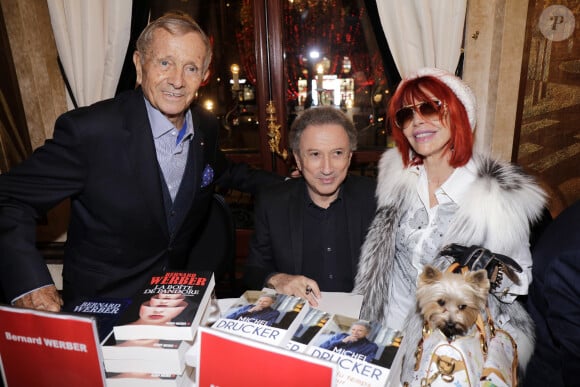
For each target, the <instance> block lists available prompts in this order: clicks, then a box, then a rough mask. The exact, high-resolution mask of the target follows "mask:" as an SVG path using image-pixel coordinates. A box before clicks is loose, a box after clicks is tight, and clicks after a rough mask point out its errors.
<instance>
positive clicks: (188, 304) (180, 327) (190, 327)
mask: <svg viewBox="0 0 580 387" xmlns="http://www.w3.org/2000/svg"><path fill="white" fill-rule="evenodd" d="M214 287H215V279H214V275H213V273H212V272H210V271H200V272H166V273H162V274H159V275H155V276H152V277H151V279H150V280H149V281H148V282H147V284H146V285H145V286H144V287H143V289H142V291H141V292H140V293H139V294H137V295H135V296H134V297H132V302H131V305H129V307H128V308H127V309H126V310H125V311H124V312H123V313H122V314H121V316H120V317H119V319H118V321H117V323H116V325H115V326H114V327H113V332H114V334H115V339H117V340H135V339H164V340H186V341H193V339H194V336H195V332H196V330H197V328H198V326H199V323H200V320H201V318H202V316H203V314H204V312H205V310H206V307H207V305H208V303H209V302H210V298H211V295H212V292H213V290H214Z"/></svg>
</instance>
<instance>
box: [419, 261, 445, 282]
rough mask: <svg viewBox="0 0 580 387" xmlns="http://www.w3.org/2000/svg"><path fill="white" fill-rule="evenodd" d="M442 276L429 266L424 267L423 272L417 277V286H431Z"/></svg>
mask: <svg viewBox="0 0 580 387" xmlns="http://www.w3.org/2000/svg"><path fill="white" fill-rule="evenodd" d="M442 276H443V274H442V273H441V272H440V271H439V270H437V269H436V268H434V267H433V266H431V265H425V267H424V268H423V272H422V273H421V275H420V276H419V284H426V285H427V284H432V283H433V282H437V281H439V280H440V279H441V277H442Z"/></svg>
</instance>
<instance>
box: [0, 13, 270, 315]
mask: <svg viewBox="0 0 580 387" xmlns="http://www.w3.org/2000/svg"><path fill="white" fill-rule="evenodd" d="M211 56H212V55H211V45H210V42H209V39H208V37H207V36H206V34H205V33H204V32H203V31H202V30H201V29H200V27H199V26H198V25H197V23H195V21H193V20H192V19H191V18H190V17H188V16H186V15H182V14H168V15H165V16H163V17H161V18H159V19H157V20H155V21H153V22H152V23H150V24H149V25H148V26H147V27H146V28H145V30H144V31H143V32H142V34H141V36H140V38H139V40H138V41H137V50H136V52H135V53H134V56H133V62H134V64H135V66H136V70H137V82H138V84H140V87H139V88H138V89H136V90H134V91H129V92H126V93H123V94H120V95H119V96H117V97H116V98H114V99H111V100H107V101H103V102H99V103H96V104H94V105H92V106H90V107H85V108H80V109H77V110H74V111H71V112H68V113H65V114H63V115H62V116H61V117H60V118H59V119H58V120H57V121H56V124H55V130H54V137H53V139H52V140H49V141H47V142H46V144H45V145H44V146H42V147H40V148H39V149H37V150H36V151H35V152H34V154H33V155H32V156H31V157H30V158H29V159H28V160H26V161H25V162H23V163H22V164H20V165H19V166H16V167H15V168H13V169H12V170H11V171H9V172H8V173H6V174H4V175H3V176H1V177H0V251H1V252H0V254H1V255H0V273H1V274H0V275H1V290H2V292H3V293H4V296H5V297H6V298H7V299H8V301H10V302H12V303H13V304H14V305H17V306H22V307H28V308H34V309H39V310H51V311H58V310H59V309H60V308H61V305H62V300H61V298H60V295H59V293H58V292H57V290H56V288H55V286H54V284H53V281H52V278H51V276H50V274H49V271H48V269H47V267H46V265H45V262H44V259H43V257H42V256H41V254H40V253H39V252H38V251H37V249H36V247H35V225H36V223H35V222H36V219H37V218H38V217H39V216H41V215H42V214H43V213H45V212H46V211H47V210H49V209H50V208H52V207H54V206H55V205H56V204H58V203H59V202H62V201H63V200H65V199H70V203H71V219H70V224H69V228H68V238H67V242H66V247H65V253H64V254H65V256H64V268H63V288H64V289H63V298H64V300H65V302H68V301H72V300H75V299H78V298H86V297H95V296H103V297H127V296H130V295H132V294H134V293H135V292H136V291H137V290H138V289H139V288H140V287H141V286H142V285H143V284H144V281H145V280H146V279H147V278H148V277H149V276H150V275H151V274H152V273H154V272H157V271H160V270H167V269H182V268H184V267H185V265H186V260H187V257H188V253H189V250H190V249H191V245H192V240H193V236H194V235H195V233H196V232H197V231H198V230H199V229H200V228H201V227H203V226H204V222H205V218H206V214H207V210H208V208H209V207H210V205H209V204H210V200H211V198H212V194H213V192H214V186H215V185H216V183H218V184H223V185H228V186H232V187H236V188H238V189H241V190H246V191H255V190H256V189H257V187H258V186H260V185H261V184H264V183H265V182H267V181H269V182H272V181H273V180H274V178H273V177H272V176H271V175H268V174H266V173H265V172H264V173H263V174H264V176H262V175H261V174H260V172H259V171H251V170H249V169H248V168H247V166H245V165H232V164H230V163H228V162H227V161H226V159H225V157H224V155H223V154H222V153H221V151H220V150H219V148H218V141H217V134H218V122H217V120H216V118H215V117H213V116H212V115H210V114H208V113H207V112H205V111H204V110H203V109H202V108H200V107H199V106H197V105H195V104H193V101H194V99H195V97H196V93H197V91H198V89H199V87H200V85H201V84H202V82H203V81H204V80H206V79H207V77H208V67H209V64H210V62H211ZM279 179H280V180H281V178H279ZM279 179H275V180H279ZM221 238H222V236H219V235H216V243H223V242H222V240H221ZM194 259H195V258H194ZM198 263H199V265H200V267H205V268H211V267H212V263H208V262H198ZM190 266H191V265H190ZM193 267H195V265H193Z"/></svg>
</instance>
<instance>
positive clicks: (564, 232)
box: [523, 201, 580, 387]
mask: <svg viewBox="0 0 580 387" xmlns="http://www.w3.org/2000/svg"><path fill="white" fill-rule="evenodd" d="M532 259H533V264H534V266H533V269H532V273H533V281H532V284H531V286H530V291H529V294H528V300H527V307H528V311H529V313H530V315H531V316H532V318H533V319H534V322H535V323H536V346H535V350H534V354H533V355H532V358H531V360H530V362H529V363H528V366H527V367H526V375H525V382H524V383H523V385H524V386H525V387H527V386H538V387H539V386H550V387H559V386H578V385H580V379H579V377H580V371H579V370H578V367H579V366H580V201H577V202H576V203H575V204H573V205H572V206H570V207H568V208H567V209H566V210H564V211H563V212H562V213H561V214H560V215H559V216H558V217H556V219H554V221H553V222H552V223H551V224H550V225H549V226H548V228H547V229H546V230H545V231H544V232H543V234H542V235H541V236H540V239H539V241H538V243H537V245H536V247H535V248H534V249H533V251H532Z"/></svg>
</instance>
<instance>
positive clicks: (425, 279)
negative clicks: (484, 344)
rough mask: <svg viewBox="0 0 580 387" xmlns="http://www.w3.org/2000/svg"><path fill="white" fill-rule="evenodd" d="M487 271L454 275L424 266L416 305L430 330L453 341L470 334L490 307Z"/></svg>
mask: <svg viewBox="0 0 580 387" xmlns="http://www.w3.org/2000/svg"><path fill="white" fill-rule="evenodd" d="M488 293H489V280H488V279H487V272H486V271H485V270H478V271H475V272H471V271H470V272H467V273H464V274H455V273H448V272H441V271H439V270H437V269H436V268H434V267H432V266H425V268H424V270H423V273H421V275H420V276H419V284H418V287H417V302H418V305H419V309H420V310H421V314H422V315H423V318H424V319H425V320H426V321H427V322H428V324H429V328H431V329H436V328H439V330H441V332H443V334H445V336H447V337H448V338H453V337H454V336H462V335H465V334H466V333H467V331H468V330H469V328H471V326H473V324H475V321H476V319H477V316H478V314H479V312H480V310H482V309H483V308H485V305H486V303H487V295H488Z"/></svg>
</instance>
